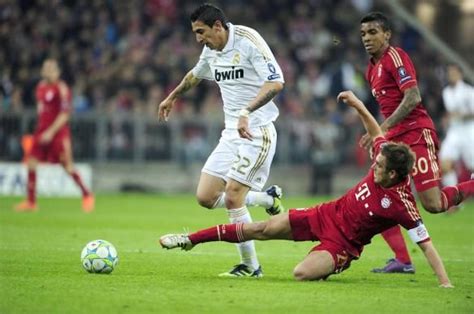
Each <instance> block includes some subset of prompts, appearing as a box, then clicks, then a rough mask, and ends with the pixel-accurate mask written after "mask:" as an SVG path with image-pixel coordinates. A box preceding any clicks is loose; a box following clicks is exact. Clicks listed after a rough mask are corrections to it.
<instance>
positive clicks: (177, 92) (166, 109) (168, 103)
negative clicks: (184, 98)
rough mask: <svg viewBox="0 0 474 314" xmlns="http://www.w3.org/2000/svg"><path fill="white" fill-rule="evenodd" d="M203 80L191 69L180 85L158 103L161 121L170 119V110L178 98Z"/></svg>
mask: <svg viewBox="0 0 474 314" xmlns="http://www.w3.org/2000/svg"><path fill="white" fill-rule="evenodd" d="M199 82H201V80H200V79H199V78H197V77H195V76H194V75H193V73H192V71H189V72H188V73H187V74H186V75H185V76H184V78H183V79H182V81H181V82H180V83H179V85H178V86H176V88H175V89H174V90H173V91H172V92H171V93H170V94H169V95H168V97H166V98H165V100H163V101H162V102H161V103H160V104H159V105H158V119H159V121H168V117H169V115H170V111H171V109H172V108H173V106H174V104H175V102H176V100H177V99H178V98H179V97H181V95H183V94H184V93H186V92H187V91H188V90H190V89H191V88H193V87H194V86H196V85H198V84H199Z"/></svg>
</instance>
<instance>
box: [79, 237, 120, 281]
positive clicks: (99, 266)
mask: <svg viewBox="0 0 474 314" xmlns="http://www.w3.org/2000/svg"><path fill="white" fill-rule="evenodd" d="M118 260H119V258H118V254H117V250H116V249H115V247H114V246H113V245H112V243H110V242H108V241H105V240H94V241H91V242H89V243H87V245H86V246H85V247H84V249H83V250H82V253H81V262H82V267H84V269H85V270H86V271H88V272H89V273H99V274H110V273H111V272H112V271H113V270H114V269H115V267H116V266H117V263H118Z"/></svg>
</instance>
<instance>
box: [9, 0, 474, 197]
mask: <svg viewBox="0 0 474 314" xmlns="http://www.w3.org/2000/svg"><path fill="white" fill-rule="evenodd" d="M213 2H214V3H216V4H218V5H219V6H221V7H222V8H223V10H224V12H226V14H227V16H228V18H229V20H230V21H231V22H233V23H235V24H244V25H248V26H250V27H253V28H255V29H257V30H258V31H259V32H260V33H261V34H262V35H263V37H264V38H265V39H266V40H267V42H268V43H269V45H270V46H271V47H272V49H273V51H274V53H275V56H276V57H277V59H278V61H279V63H280V65H281V67H282V69H283V71H284V73H285V80H286V85H285V90H284V91H283V92H282V93H281V94H280V95H278V97H277V100H276V102H277V104H278V106H279V108H280V111H281V115H280V118H279V120H278V121H277V123H276V126H277V128H278V131H279V143H278V150H277V154H276V157H275V158H276V160H275V162H274V167H273V169H272V176H271V178H270V182H274V183H278V184H281V185H282V186H283V187H284V188H285V190H286V191H287V192H288V193H289V194H304V193H319V194H330V193H338V192H340V191H342V190H344V189H346V188H347V187H348V186H350V185H351V184H352V183H353V182H354V181H355V180H356V179H357V178H358V177H359V174H360V173H361V172H364V171H365V169H366V168H367V167H368V161H367V158H366V154H365V153H364V152H362V151H360V150H359V149H358V148H357V145H356V143H357V138H358V137H359V136H360V135H361V134H362V129H361V126H360V123H359V121H358V118H357V116H356V115H354V113H353V112H352V111H350V110H347V108H346V107H345V106H342V105H340V104H337V103H336V102H335V96H336V95H337V93H338V92H339V91H341V90H344V89H351V90H353V91H355V93H356V94H357V95H358V96H359V97H360V98H362V99H363V100H364V102H365V103H366V104H367V105H368V106H369V108H370V110H371V111H372V112H373V113H374V114H378V111H377V106H376V104H375V103H374V101H373V99H372V97H371V96H370V94H369V92H370V91H369V89H368V87H367V85H366V83H365V82H364V77H363V73H364V71H365V66H366V63H367V56H366V54H365V51H364V49H363V47H362V45H361V43H360V36H359V19H360V17H361V16H362V15H363V14H364V13H366V12H368V11H370V10H381V11H383V12H386V13H387V14H388V15H389V16H390V17H391V18H392V22H393V24H394V34H393V37H392V38H393V39H392V44H394V45H399V46H401V47H403V48H404V49H405V50H406V51H407V52H408V53H409V54H410V56H411V58H412V60H413V62H414V64H415V67H416V69H417V72H418V80H419V87H420V90H421V93H422V97H423V103H424V105H425V106H426V108H427V109H428V111H429V113H430V114H431V116H432V117H433V119H434V120H435V122H436V124H437V128H438V132H439V134H440V137H441V138H442V137H443V134H444V130H445V127H446V119H445V116H444V107H443V103H442V99H441V90H442V87H443V86H444V85H445V84H446V78H445V71H444V66H445V65H446V64H447V62H458V63H460V64H461V65H462V66H463V68H464V71H465V73H466V74H467V77H468V81H469V79H470V81H471V83H472V78H473V74H472V73H473V71H472V67H473V65H474V56H473V55H472V51H470V50H472V47H473V46H474V37H473V36H472V34H471V33H469V30H472V29H473V26H474V4H473V2H471V1H469V0H465V1H463V0H459V1H448V0H430V1H422V0H420V1H375V0H374V1H372V0H334V1H330V0H319V1H316V0H313V1H287V0H278V1H264V0H258V1H246V0H239V1H213ZM196 5H197V2H195V1H184V0H181V1H172V0H141V1H72V0H70V1H67V0H65V1H47V0H38V1H32V0H23V1H2V2H1V3H0V42H2V45H1V47H0V78H1V82H0V84H1V93H0V97H1V98H0V147H1V149H0V161H14V162H16V161H21V159H22V148H21V138H22V136H23V135H24V134H26V133H28V132H31V131H32V129H33V127H34V123H35V118H36V116H35V101H34V86H35V85H36V83H37V82H38V80H39V67H40V65H41V62H42V60H43V59H44V58H45V57H46V56H52V57H56V58H58V60H59V61H60V64H61V66H62V70H63V71H62V77H63V78H64V79H65V80H66V82H67V83H68V84H70V86H71V87H72V89H73V94H74V99H73V103H74V113H73V116H72V121H71V126H72V130H73V147H74V156H75V160H76V161H77V162H86V163H90V164H91V165H92V168H93V170H94V171H93V173H94V175H93V180H94V190H95V191H96V192H99V193H100V192H108V191H112V192H116V191H151V192H157V191H161V192H174V193H177V192H193V191H194V189H195V185H196V182H197V177H198V175H199V170H200V167H201V166H202V164H203V162H204V160H205V158H206V157H207V155H208V154H209V152H210V150H212V148H213V147H214V145H215V143H216V142H217V140H218V138H219V135H220V130H221V129H222V128H223V114H222V109H221V106H222V105H221V100H220V97H219V91H218V89H217V87H216V86H215V85H214V84H213V83H206V82H203V83H201V84H200V86H199V87H198V88H196V89H194V90H193V91H192V92H190V93H188V94H187V95H186V97H185V98H184V99H183V100H182V101H180V102H179V103H178V105H177V106H176V108H175V109H174V112H173V114H172V119H171V120H170V122H169V123H168V124H162V123H158V122H157V119H156V118H155V116H154V114H155V109H156V105H157V104H158V103H159V102H160V101H161V100H162V99H163V98H164V96H165V95H166V94H167V93H168V92H169V91H170V90H171V89H172V88H173V87H174V86H176V85H177V84H178V83H179V81H180V79H181V78H182V76H183V75H184V73H186V71H187V70H189V69H190V68H191V67H192V66H193V65H194V64H195V62H196V60H197V58H198V56H199V53H200V51H201V47H200V45H198V44H197V43H196V42H195V39H194V35H193V34H192V32H191V30H190V23H189V20H188V15H189V12H190V11H191V10H192V9H193V8H194V7H195V6H196ZM331 178H333V180H331Z"/></svg>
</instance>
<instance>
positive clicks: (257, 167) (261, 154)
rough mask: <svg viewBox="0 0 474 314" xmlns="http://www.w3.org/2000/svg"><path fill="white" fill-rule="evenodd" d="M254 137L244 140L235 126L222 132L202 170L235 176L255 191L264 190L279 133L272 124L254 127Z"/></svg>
mask: <svg viewBox="0 0 474 314" xmlns="http://www.w3.org/2000/svg"><path fill="white" fill-rule="evenodd" d="M250 134H252V136H253V140H252V141H250V140H247V139H243V138H241V137H240V136H239V133H238V132H237V130H236V129H225V130H224V131H222V134H221V138H220V140H219V144H217V146H216V148H215V149H214V151H213V152H212V153H211V155H210V156H209V158H208V159H207V161H206V163H205V164H204V167H203V168H202V172H205V173H208V174H210V175H212V176H216V177H219V178H222V179H223V180H225V181H228V179H229V178H230V179H233V180H235V181H238V182H240V183H242V184H244V185H246V186H248V187H250V188H251V189H252V190H254V191H261V190H262V189H263V186H264V185H265V183H266V182H267V180H268V176H269V174H270V166H271V164H272V160H273V156H274V155H275V149H276V142H277V133H276V130H275V126H274V125H273V123H270V124H267V125H265V126H261V127H256V128H251V129H250Z"/></svg>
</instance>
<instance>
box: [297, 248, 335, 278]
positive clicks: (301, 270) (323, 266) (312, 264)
mask: <svg viewBox="0 0 474 314" xmlns="http://www.w3.org/2000/svg"><path fill="white" fill-rule="evenodd" d="M334 267H335V265H334V259H333V258H332V255H331V253H329V252H328V251H312V252H311V253H309V254H308V255H307V256H306V257H305V259H304V260H303V261H301V262H300V263H299V264H298V265H296V267H295V269H294V270H293V275H294V276H295V278H296V280H320V279H324V278H326V277H327V276H329V275H330V274H332V273H333V272H334Z"/></svg>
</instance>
